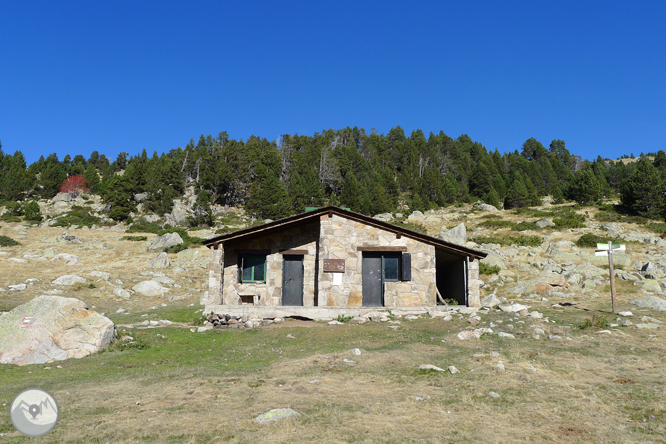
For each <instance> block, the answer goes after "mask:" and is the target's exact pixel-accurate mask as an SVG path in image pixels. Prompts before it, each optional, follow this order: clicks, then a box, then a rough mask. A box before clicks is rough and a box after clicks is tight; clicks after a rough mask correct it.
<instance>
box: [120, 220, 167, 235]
mask: <svg viewBox="0 0 666 444" xmlns="http://www.w3.org/2000/svg"><path fill="white" fill-rule="evenodd" d="M168 226H169V225H166V227H168ZM162 230H163V228H162V227H161V226H160V225H158V224H157V223H156V222H146V221H145V220H139V221H138V222H135V223H133V224H132V226H131V227H129V228H128V229H127V230H125V233H153V234H157V233H159V232H160V231H162Z"/></svg>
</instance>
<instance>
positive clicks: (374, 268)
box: [362, 253, 384, 307]
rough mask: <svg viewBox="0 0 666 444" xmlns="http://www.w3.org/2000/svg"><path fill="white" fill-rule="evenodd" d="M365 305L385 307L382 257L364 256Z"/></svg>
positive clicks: (367, 254)
mask: <svg viewBox="0 0 666 444" xmlns="http://www.w3.org/2000/svg"><path fill="white" fill-rule="evenodd" d="M362 273H363V305H364V306H369V307H381V306H383V305H384V301H383V299H384V298H383V296H384V294H383V293H384V285H383V282H382V255H381V254H377V253H364V254H363V264H362Z"/></svg>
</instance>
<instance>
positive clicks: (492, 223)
mask: <svg viewBox="0 0 666 444" xmlns="http://www.w3.org/2000/svg"><path fill="white" fill-rule="evenodd" d="M479 225H480V226H482V227H487V228H513V227H514V226H515V225H516V224H515V223H514V222H511V221H509V220H497V219H495V220H484V221H483V222H481V223H480V224H479Z"/></svg>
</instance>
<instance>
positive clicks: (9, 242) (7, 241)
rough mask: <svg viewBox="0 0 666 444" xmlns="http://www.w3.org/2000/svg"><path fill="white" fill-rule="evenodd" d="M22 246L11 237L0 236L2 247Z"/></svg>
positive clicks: (0, 245)
mask: <svg viewBox="0 0 666 444" xmlns="http://www.w3.org/2000/svg"><path fill="white" fill-rule="evenodd" d="M17 245H21V244H20V243H19V242H16V241H15V240H14V239H12V238H11V237H7V236H0V247H15V246H17Z"/></svg>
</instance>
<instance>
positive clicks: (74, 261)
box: [51, 253, 82, 265]
mask: <svg viewBox="0 0 666 444" xmlns="http://www.w3.org/2000/svg"><path fill="white" fill-rule="evenodd" d="M51 260H52V261H65V264H66V265H82V264H81V261H80V260H79V257H78V256H75V255H73V254H67V253H58V254H56V255H55V256H53V258H51Z"/></svg>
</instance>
